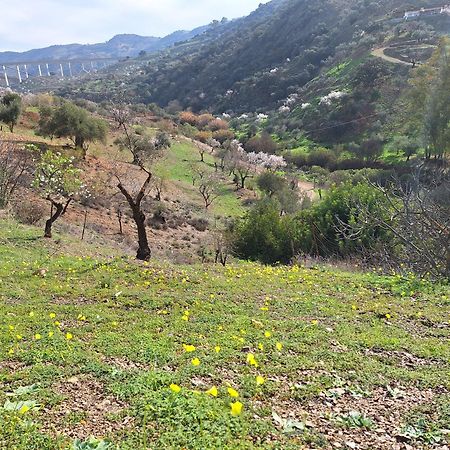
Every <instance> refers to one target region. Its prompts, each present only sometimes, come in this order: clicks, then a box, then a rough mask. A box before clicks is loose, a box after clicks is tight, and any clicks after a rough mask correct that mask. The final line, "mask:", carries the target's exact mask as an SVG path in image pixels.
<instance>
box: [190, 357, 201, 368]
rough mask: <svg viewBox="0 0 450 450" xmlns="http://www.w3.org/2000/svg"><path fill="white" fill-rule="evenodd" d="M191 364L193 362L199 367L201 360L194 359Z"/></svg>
mask: <svg viewBox="0 0 450 450" xmlns="http://www.w3.org/2000/svg"><path fill="white" fill-rule="evenodd" d="M191 362H192V365H193V366H199V365H200V360H199V359H198V358H194V359H193V360H192V361H191Z"/></svg>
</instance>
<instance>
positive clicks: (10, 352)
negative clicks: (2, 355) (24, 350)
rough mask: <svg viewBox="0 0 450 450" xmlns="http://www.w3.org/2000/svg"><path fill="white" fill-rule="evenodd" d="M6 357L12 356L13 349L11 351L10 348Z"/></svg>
mask: <svg viewBox="0 0 450 450" xmlns="http://www.w3.org/2000/svg"><path fill="white" fill-rule="evenodd" d="M8 355H9V356H11V355H14V349H13V348H10V349H9V350H8Z"/></svg>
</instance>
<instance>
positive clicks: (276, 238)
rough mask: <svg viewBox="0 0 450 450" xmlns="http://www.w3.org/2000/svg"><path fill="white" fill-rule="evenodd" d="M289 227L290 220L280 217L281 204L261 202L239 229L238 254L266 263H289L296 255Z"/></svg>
mask: <svg viewBox="0 0 450 450" xmlns="http://www.w3.org/2000/svg"><path fill="white" fill-rule="evenodd" d="M290 225H291V223H290V220H289V219H288V218H286V217H282V216H281V215H280V206H279V204H278V202H276V201H273V200H270V199H267V200H264V201H262V202H260V203H258V204H257V205H256V206H255V207H254V208H253V209H252V210H251V211H250V212H249V213H248V215H247V216H246V217H245V218H244V219H243V220H241V221H240V222H238V224H237V226H236V230H235V243H234V246H235V251H236V254H237V255H238V256H239V257H241V258H245V259H250V260H258V261H261V262H263V263H265V264H273V263H276V262H288V261H289V259H290V258H291V257H292V256H293V255H292V251H291V245H290V239H289V238H290V232H291V229H290Z"/></svg>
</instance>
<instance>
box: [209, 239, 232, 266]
mask: <svg viewBox="0 0 450 450" xmlns="http://www.w3.org/2000/svg"><path fill="white" fill-rule="evenodd" d="M213 239H214V254H215V256H214V262H215V263H216V264H218V263H220V264H222V266H224V267H225V266H226V264H227V261H228V258H229V257H230V255H231V253H232V249H233V239H232V237H231V236H230V232H229V231H223V230H217V231H215V232H214V235H213Z"/></svg>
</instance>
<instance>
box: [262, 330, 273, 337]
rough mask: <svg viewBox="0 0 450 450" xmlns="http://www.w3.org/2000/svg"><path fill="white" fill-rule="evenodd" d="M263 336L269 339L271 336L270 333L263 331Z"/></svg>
mask: <svg viewBox="0 0 450 450" xmlns="http://www.w3.org/2000/svg"><path fill="white" fill-rule="evenodd" d="M264 336H265V337H266V338H270V336H272V333H271V332H270V331H265V332H264Z"/></svg>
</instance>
